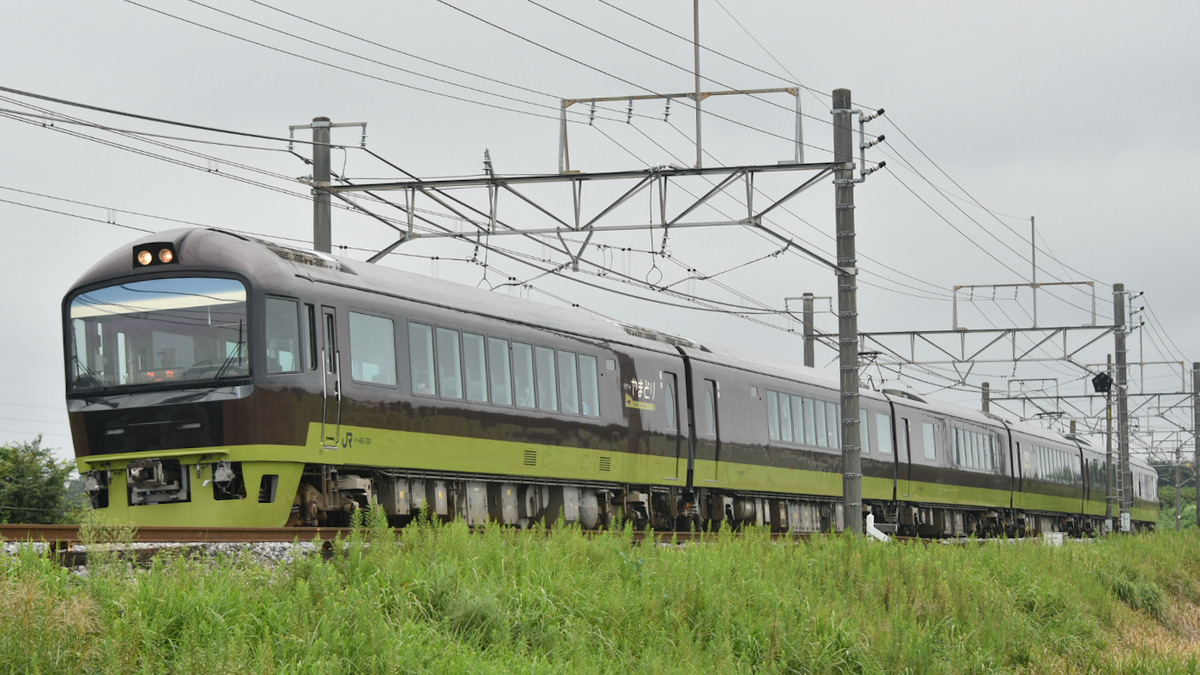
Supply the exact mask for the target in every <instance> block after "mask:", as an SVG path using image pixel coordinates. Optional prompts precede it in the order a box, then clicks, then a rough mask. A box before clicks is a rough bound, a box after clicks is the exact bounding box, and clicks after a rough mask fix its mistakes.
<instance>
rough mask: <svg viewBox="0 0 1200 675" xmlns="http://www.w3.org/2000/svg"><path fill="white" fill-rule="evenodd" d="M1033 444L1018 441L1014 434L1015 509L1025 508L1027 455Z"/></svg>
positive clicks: (1013, 500) (1013, 503) (1013, 501)
mask: <svg viewBox="0 0 1200 675" xmlns="http://www.w3.org/2000/svg"><path fill="white" fill-rule="evenodd" d="M1031 447H1032V446H1031V445H1030V444H1029V443H1028V442H1026V443H1022V442H1021V441H1018V440H1017V439H1016V437H1015V436H1014V437H1013V439H1012V449H1013V464H1012V470H1013V499H1012V505H1013V508H1014V509H1021V508H1025V488H1026V486H1025V482H1026V481H1025V471H1026V469H1025V467H1026V466H1027V460H1028V458H1027V457H1026V456H1025V455H1026V454H1027V452H1028V450H1029V448H1031Z"/></svg>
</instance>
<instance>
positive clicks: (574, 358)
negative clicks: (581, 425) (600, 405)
mask: <svg viewBox="0 0 1200 675" xmlns="http://www.w3.org/2000/svg"><path fill="white" fill-rule="evenodd" d="M555 359H556V363H555V366H556V367H557V368H558V403H559V411H560V412H562V413H563V414H564V415H578V414H579V355H578V354H576V353H575V352H572V351H567V350H564V349H557V350H555Z"/></svg>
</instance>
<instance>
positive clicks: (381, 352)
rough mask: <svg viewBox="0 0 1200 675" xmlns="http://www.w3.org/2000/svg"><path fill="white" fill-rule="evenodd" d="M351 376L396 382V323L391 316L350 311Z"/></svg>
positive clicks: (362, 380)
mask: <svg viewBox="0 0 1200 675" xmlns="http://www.w3.org/2000/svg"><path fill="white" fill-rule="evenodd" d="M350 377H352V378H354V380H355V381H356V382H370V383H371V384H386V385H389V386H395V384H396V327H395V324H393V323H392V320H391V319H389V318H386V317H382V316H371V315H369V314H359V313H358V312H350Z"/></svg>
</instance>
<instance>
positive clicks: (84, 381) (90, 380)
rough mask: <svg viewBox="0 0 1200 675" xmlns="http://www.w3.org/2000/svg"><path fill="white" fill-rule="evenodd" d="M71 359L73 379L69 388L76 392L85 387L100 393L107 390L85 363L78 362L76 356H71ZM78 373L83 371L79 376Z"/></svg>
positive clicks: (77, 356)
mask: <svg viewBox="0 0 1200 675" xmlns="http://www.w3.org/2000/svg"><path fill="white" fill-rule="evenodd" d="M71 358H73V359H74V360H75V379H74V380H72V381H71V387H72V388H73V389H76V390H78V389H81V388H85V387H86V388H88V389H93V390H95V391H101V392H102V391H105V390H106V389H107V387H105V386H104V382H102V381H101V380H100V376H99V375H97V374H96V371H94V370H92V369H91V368H89V367H88V365H87V364H86V363H84V362H83V361H80V360H79V355H78V354H74V355H72V357H71ZM80 371H83V374H82V375H80V374H79V372H80Z"/></svg>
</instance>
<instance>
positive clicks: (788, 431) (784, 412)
mask: <svg viewBox="0 0 1200 675" xmlns="http://www.w3.org/2000/svg"><path fill="white" fill-rule="evenodd" d="M779 433H780V434H782V440H783V442H784V443H791V442H792V397H791V396H788V395H787V394H780V395H779Z"/></svg>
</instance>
